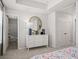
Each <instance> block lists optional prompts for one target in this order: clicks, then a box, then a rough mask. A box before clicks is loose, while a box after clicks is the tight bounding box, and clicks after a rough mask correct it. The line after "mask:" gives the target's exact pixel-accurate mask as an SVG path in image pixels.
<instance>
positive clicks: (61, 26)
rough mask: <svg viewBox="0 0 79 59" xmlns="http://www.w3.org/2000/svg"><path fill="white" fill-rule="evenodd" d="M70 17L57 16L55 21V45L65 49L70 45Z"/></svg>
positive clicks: (71, 31) (71, 32)
mask: <svg viewBox="0 0 79 59" xmlns="http://www.w3.org/2000/svg"><path fill="white" fill-rule="evenodd" d="M72 34H73V30H72V17H71V16H70V15H68V14H62V13H61V14H59V15H57V19H56V45H57V46H58V47H65V46H70V45H72V42H73V39H72Z"/></svg>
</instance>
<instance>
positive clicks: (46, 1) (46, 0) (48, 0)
mask: <svg viewBox="0 0 79 59" xmlns="http://www.w3.org/2000/svg"><path fill="white" fill-rule="evenodd" d="M34 1H38V2H41V3H45V4H48V3H49V2H51V1H52V0H34Z"/></svg>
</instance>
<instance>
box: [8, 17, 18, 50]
mask: <svg viewBox="0 0 79 59" xmlns="http://www.w3.org/2000/svg"><path fill="white" fill-rule="evenodd" d="M8 39H9V40H8V49H17V47H18V19H17V18H11V17H8Z"/></svg>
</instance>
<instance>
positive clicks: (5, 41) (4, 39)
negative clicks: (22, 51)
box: [3, 8, 8, 54]
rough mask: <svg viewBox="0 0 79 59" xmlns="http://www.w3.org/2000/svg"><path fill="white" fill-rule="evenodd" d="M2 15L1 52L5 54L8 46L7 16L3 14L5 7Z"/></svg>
mask: <svg viewBox="0 0 79 59" xmlns="http://www.w3.org/2000/svg"><path fill="white" fill-rule="evenodd" d="M3 17H4V18H3V54H5V53H6V49H7V47H8V18H7V17H6V15H5V8H4V15H3Z"/></svg>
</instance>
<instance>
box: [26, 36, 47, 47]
mask: <svg viewBox="0 0 79 59" xmlns="http://www.w3.org/2000/svg"><path fill="white" fill-rule="evenodd" d="M39 46H48V35H29V36H27V38H26V48H28V49H29V48H33V47H39Z"/></svg>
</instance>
